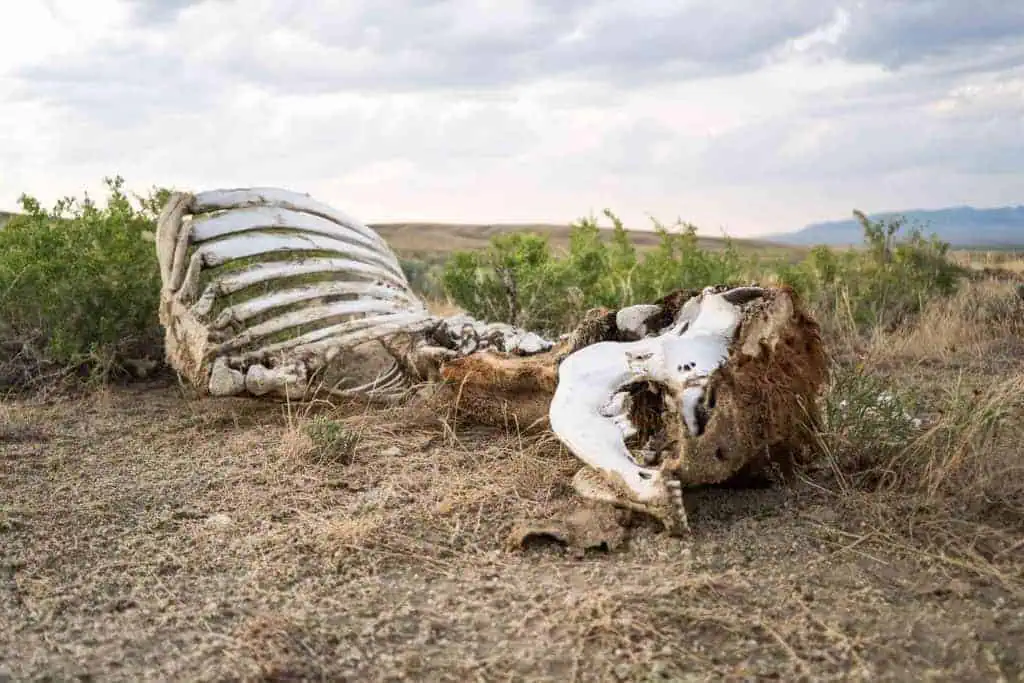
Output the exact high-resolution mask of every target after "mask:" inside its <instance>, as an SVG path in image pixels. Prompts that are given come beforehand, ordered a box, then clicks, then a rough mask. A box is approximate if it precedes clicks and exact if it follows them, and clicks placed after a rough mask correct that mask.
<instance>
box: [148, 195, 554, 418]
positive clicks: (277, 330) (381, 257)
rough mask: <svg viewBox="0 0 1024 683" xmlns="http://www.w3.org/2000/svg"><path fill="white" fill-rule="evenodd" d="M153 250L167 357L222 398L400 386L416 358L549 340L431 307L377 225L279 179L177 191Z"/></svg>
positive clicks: (409, 378)
mask: <svg viewBox="0 0 1024 683" xmlns="http://www.w3.org/2000/svg"><path fill="white" fill-rule="evenodd" d="M156 248H157V256H158V260H159V262H160V275H161V280H162V283H163V285H162V289H161V297H160V301H161V303H160V322H161V323H162V324H163V325H164V327H165V330H166V334H165V337H166V344H165V345H166V354H167V359H168V362H169V363H170V365H171V366H172V367H174V368H175V369H176V370H177V371H178V372H179V373H180V374H182V375H183V376H184V377H185V379H187V380H188V381H189V382H190V383H191V384H193V385H194V386H196V387H199V388H200V389H205V390H206V391H208V392H209V393H211V394H213V395H217V396H225V395H235V394H241V393H245V392H248V393H251V394H255V395H263V394H267V393H274V394H279V395H284V396H288V397H295V398H300V397H306V396H308V395H310V394H311V393H315V392H317V391H327V392H329V393H332V394H340V395H345V396H352V395H371V396H378V397H395V396H397V395H400V394H402V393H403V392H405V391H406V390H407V389H408V388H409V386H410V384H411V383H412V382H413V381H416V380H419V379H420V377H419V376H413V375H414V374H415V372H416V368H418V367H419V364H418V362H417V358H419V359H432V362H443V359H444V358H451V357H458V356H463V355H466V354H469V353H474V352H477V351H481V350H484V349H488V348H494V349H498V350H500V351H509V352H515V353H519V354H531V353H537V352H540V351H545V350H547V349H549V348H551V346H552V343H551V342H549V341H547V340H544V339H542V338H540V337H538V336H537V335H535V334H532V333H529V332H525V331H523V330H520V329H518V328H515V327H512V326H510V325H505V324H501V323H494V324H488V323H484V322H480V321H478V320H474V319H473V318H471V317H469V316H465V315H457V316H452V317H450V318H439V317H435V316H432V315H431V314H430V313H429V312H428V311H427V308H426V306H425V304H424V302H423V301H422V300H421V299H420V298H419V297H418V296H417V295H416V294H415V293H414V292H413V291H412V288H411V287H410V286H409V283H408V281H407V280H406V277H405V274H404V273H403V272H402V268H401V265H400V264H399V262H398V258H397V257H396V256H395V254H394V252H393V251H392V250H391V248H390V247H389V246H388V244H387V243H386V242H385V241H384V240H383V239H382V238H381V237H380V235H378V234H377V233H376V232H374V231H373V230H372V229H370V228H369V227H368V226H366V225H363V224H362V223H360V222H358V221H356V220H355V219H353V218H351V217H350V216H347V215H346V214H344V213H342V212H340V211H337V210H335V209H333V208H332V207H330V206H327V205H325V204H322V203H320V202H318V201H316V200H314V199H312V198H311V197H309V196H308V195H302V194H298V193H295V192H290V191H288V190H283V189H279V188H269V187H264V188H241V189H230V190H215V191H211V192H203V193H200V194H195V195H192V194H189V193H183V192H178V193H175V194H174V195H172V196H171V198H170V200H169V201H168V203H167V205H166V206H165V208H164V210H163V212H162V213H161V215H160V219H159V221H158V225H157V238H156ZM398 335H402V336H404V337H406V338H407V339H411V343H408V344H405V345H404V346H402V347H401V348H402V349H403V350H402V351H398V350H397V348H398V346H401V345H398V346H396V345H393V344H390V343H389V342H391V341H392V340H393V338H394V337H396V336H398ZM377 342H381V343H377ZM409 355H413V356H415V358H410V357H409Z"/></svg>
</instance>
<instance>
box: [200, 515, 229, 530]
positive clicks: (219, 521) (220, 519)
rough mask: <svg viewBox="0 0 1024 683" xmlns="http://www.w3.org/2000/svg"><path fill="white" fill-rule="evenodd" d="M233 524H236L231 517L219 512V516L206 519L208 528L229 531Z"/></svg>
mask: <svg viewBox="0 0 1024 683" xmlns="http://www.w3.org/2000/svg"><path fill="white" fill-rule="evenodd" d="M233 523H234V522H233V521H232V519H231V517H229V516H228V515H226V514H224V513H223V512H218V513H217V514H214V515H210V516H209V517H207V518H206V526H209V527H214V528H216V529H227V528H228V527H229V526H231V525H232V524H233Z"/></svg>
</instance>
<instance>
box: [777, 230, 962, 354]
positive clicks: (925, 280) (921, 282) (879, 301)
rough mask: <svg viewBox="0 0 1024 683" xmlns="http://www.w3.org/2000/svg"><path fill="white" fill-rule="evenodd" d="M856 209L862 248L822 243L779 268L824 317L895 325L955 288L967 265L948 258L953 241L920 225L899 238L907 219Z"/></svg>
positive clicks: (846, 323)
mask: <svg viewBox="0 0 1024 683" xmlns="http://www.w3.org/2000/svg"><path fill="white" fill-rule="evenodd" d="M854 215H855V216H856V217H857V219H858V220H859V221H860V223H861V226H862V227H863V229H864V242H865V246H864V248H862V249H851V250H843V251H836V250H833V249H831V248H829V247H827V246H823V245H820V246H817V247H814V248H813V249H811V251H810V253H809V254H808V255H807V257H806V258H805V259H804V260H803V261H801V262H800V263H798V264H796V265H791V266H781V267H778V268H777V269H776V275H777V277H778V279H779V280H780V281H781V282H784V283H786V284H789V285H791V286H792V287H793V288H794V289H796V290H797V291H798V292H800V294H802V295H803V296H804V298H805V299H806V300H807V301H809V302H810V303H811V305H812V306H813V307H814V308H815V309H816V310H817V312H818V313H819V314H820V315H821V316H822V318H823V319H824V320H823V322H826V323H829V324H831V325H832V326H835V327H838V328H840V330H842V331H846V332H851V333H854V334H860V333H863V332H866V331H869V330H871V329H874V328H879V327H881V328H884V329H887V328H892V327H894V326H897V325H900V324H903V323H905V322H906V321H907V320H908V319H909V318H910V317H911V316H914V315H916V314H918V313H920V312H921V310H922V309H923V308H924V306H925V304H926V303H927V302H928V301H930V300H932V299H935V298H936V297H947V296H950V295H952V294H953V293H955V292H956V290H957V287H958V286H959V283H960V282H961V276H962V275H963V274H964V270H963V269H962V268H961V267H960V266H958V265H956V264H955V263H953V262H952V261H951V260H950V259H949V257H948V252H949V244H947V243H945V242H942V241H940V240H939V239H938V238H937V237H935V236H932V237H931V238H925V237H924V235H923V233H922V231H921V229H920V228H917V227H915V228H913V229H911V230H910V231H909V234H908V235H907V236H906V238H905V239H903V240H897V238H898V237H899V235H898V233H899V231H900V230H901V229H902V228H903V227H904V226H905V225H906V222H905V221H904V220H903V219H902V218H893V219H884V220H880V221H872V220H870V219H869V218H868V217H867V216H865V215H864V214H863V213H861V212H860V211H854ZM833 331H836V330H833Z"/></svg>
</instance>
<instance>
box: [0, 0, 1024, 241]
mask: <svg viewBox="0 0 1024 683" xmlns="http://www.w3.org/2000/svg"><path fill="white" fill-rule="evenodd" d="M982 4H984V3H982ZM19 7H21V9H20V10H18V12H19V13H20V14H19V18H18V19H17V22H18V27H19V28H18V30H17V31H15V32H12V33H11V35H12V36H14V39H13V40H12V42H3V43H0V206H6V207H13V205H14V203H15V200H16V198H17V196H18V195H19V194H20V193H21V192H23V191H28V192H30V193H32V194H35V195H36V196H38V197H40V198H41V199H43V200H44V201H52V200H53V199H54V198H56V197H59V196H63V195H65V194H69V193H79V192H80V191H81V190H82V189H90V190H93V191H95V190H97V189H98V186H99V183H100V179H101V178H102V176H104V175H110V174H114V173H120V174H122V175H124V176H125V177H126V179H127V181H128V182H129V184H130V185H131V186H132V187H135V188H139V189H142V188H144V187H147V186H149V185H153V184H158V185H174V186H177V187H181V188H191V189H197V190H199V189H209V188H213V187H225V186H239V185H257V184H271V185H280V186H285V187H290V188H293V189H296V190H300V191H304V192H310V193H313V194H314V195H315V196H317V197H318V198H319V199H321V200H323V201H327V202H329V203H333V204H336V205H337V206H338V207H339V208H342V209H345V210H346V211H348V212H350V213H353V214H355V215H357V216H359V217H360V218H362V219H363V220H365V221H368V222H374V221H384V220H400V219H410V220H416V219H421V220H457V221H467V222H495V221H521V220H543V221H547V220H551V221H569V220H572V219H574V218H577V217H579V216H581V215H585V214H587V213H590V212H594V213H599V212H600V210H601V209H602V208H604V207H609V208H612V209H613V210H615V211H616V212H617V213H619V214H620V215H622V216H624V217H625V218H626V219H627V220H629V221H630V222H631V223H632V224H635V225H644V224H646V216H647V215H648V214H652V215H654V216H655V217H657V218H659V219H662V220H665V221H672V220H674V219H675V218H676V217H682V218H684V219H686V220H691V221H694V222H696V223H698V224H699V225H701V226H702V228H703V229H704V230H705V231H706V232H709V233H715V232H717V231H718V230H719V229H720V228H725V229H727V230H728V231H729V232H730V233H731V234H734V235H748V234H755V233H758V232H769V231H776V230H784V229H795V228H797V227H800V226H801V225H803V224H805V223H807V222H810V221H811V220H817V219H821V218H834V217H843V216H847V215H849V212H850V210H851V209H852V208H854V207H858V208H861V209H864V210H868V211H874V210H882V209H893V208H897V209H898V208H907V207H929V206H945V205H950V204H958V203H973V204H978V205H988V204H1001V203H1019V202H1021V201H1022V200H1024V198H1022V197H1021V195H1020V189H1019V188H1021V187H1024V182H1022V181H1024V169H1022V168H1021V167H1020V164H1019V159H1020V158H1021V155H1022V153H1024V129H1022V126H1024V48H1021V47H1020V46H1021V45H1024V42H1022V41H1021V40H1020V39H1021V37H1022V36H1024V22H1018V17H1019V15H1020V12H1019V11H1018V10H1017V9H1016V8H1015V7H1014V4H1013V3H1008V4H1006V5H1003V6H1001V7H997V6H995V5H993V6H992V7H990V8H989V10H990V14H991V15H993V16H987V17H986V18H985V19H984V20H981V19H977V20H975V19H970V18H968V19H965V15H963V13H962V12H961V11H960V10H959V9H957V7H958V6H957V5H956V4H955V3H953V2H952V0H950V2H945V3H943V2H938V3H937V2H929V3H925V2H899V3H886V4H885V5H884V7H881V8H880V6H878V5H876V4H875V3H874V2H870V1H867V2H866V1H865V0H860V1H859V2H852V1H846V0H843V1H837V2H825V1H824V0H786V1H783V2H779V3H774V4H772V5H771V6H769V4H768V3H762V2H760V1H757V2H754V0H731V1H728V2H726V1H725V0H722V1H721V2H717V1H716V2H711V0H697V1H692V2H678V1H669V0H660V1H659V0H644V1H643V2H638V3H635V4H633V5H628V4H626V3H621V2H617V1H611V0H608V1H602V0H593V1H589V2H584V1H582V0H561V1H560V2H558V3H553V2H540V1H539V0H537V1H535V2H531V1H530V0H509V1H508V2H506V1H504V0H503V1H502V2H500V3H499V2H496V1H495V0H433V1H431V2H412V0H406V1H402V0H375V2H372V3H371V2H369V1H365V2H360V1H358V0H345V1H342V0H297V1H295V2H290V3H280V2H275V1H273V0H245V1H244V2H242V0H207V1H206V2H202V3H190V2H187V0H172V1H170V2H168V1H160V0H145V1H142V0H97V2H95V3H77V2H71V1H70V0H67V1H63V2H61V1H53V2H43V1H41V0H37V1H35V2H33V1H26V2H24V3H21V4H19ZM86 7H88V10H86ZM928 8H931V9H930V10H928ZM925 10H928V11H925ZM1000 12H1001V16H1002V20H999V19H998V17H997V16H995V15H999V14H1000ZM873 29H875V30H873ZM985 36H988V38H989V39H988V40H987V41H986V40H985ZM1015 41H1016V42H1015ZM872 54H876V55H877V59H872V58H871V55H872Z"/></svg>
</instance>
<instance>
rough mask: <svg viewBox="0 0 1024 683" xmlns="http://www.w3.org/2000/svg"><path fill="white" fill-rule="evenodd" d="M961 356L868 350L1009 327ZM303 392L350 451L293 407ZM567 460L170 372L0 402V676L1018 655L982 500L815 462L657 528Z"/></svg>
mask: <svg viewBox="0 0 1024 683" xmlns="http://www.w3.org/2000/svg"><path fill="white" fill-rule="evenodd" d="M887 346H889V347H892V345H887ZM911 346H913V344H911ZM987 348H988V349H989V351H991V353H989V351H986V353H985V354H980V353H979V352H978V350H977V348H973V347H972V348H965V349H961V350H956V349H954V350H951V351H949V352H945V351H944V352H943V353H942V354H932V355H931V356H926V355H922V354H921V353H920V352H919V350H916V351H915V353H917V354H918V355H917V356H915V358H916V360H914V361H908V360H906V359H904V360H902V361H901V360H899V359H898V358H894V359H892V360H891V361H890V363H889V365H888V366H887V367H888V368H889V370H885V367H886V366H885V364H881V363H879V367H880V368H882V370H880V372H890V373H891V378H890V379H891V381H892V382H893V383H899V382H913V383H915V384H916V385H917V386H919V387H924V388H925V389H926V393H927V392H928V390H927V388H928V387H933V388H934V393H935V394H936V395H939V394H941V393H942V391H943V389H942V387H945V386H948V385H949V384H950V383H953V382H963V381H967V380H965V379H964V378H968V379H969V381H971V382H974V383H975V384H976V385H977V386H979V387H984V386H985V384H986V382H991V381H995V380H1000V379H1005V378H1006V377H1009V376H1013V375H1014V374H1015V373H1016V375H1019V376H1021V377H1024V346H1022V344H1021V341H1020V340H1019V339H1018V340H1010V339H1006V340H1002V341H999V342H998V343H995V344H994V345H991V346H990V347H987ZM1022 386H1024V385H1022ZM979 391H980V390H979ZM982 403H983V401H982V399H979V406H980V405H981V404H982ZM325 412H326V413H327V414H329V415H330V416H331V418H332V419H333V420H336V422H335V423H333V424H336V425H341V427H342V428H343V430H344V433H345V434H347V435H350V436H351V437H352V438H353V439H357V441H356V442H355V445H354V448H353V450H352V453H351V457H350V458H349V457H345V455H344V449H340V450H339V449H337V448H334V449H331V448H323V447H321V445H319V444H318V442H317V441H315V440H314V439H311V438H310V437H309V436H308V435H307V434H306V432H305V431H304V430H303V429H302V428H301V426H302V425H304V424H308V423H309V422H310V420H311V419H312V416H313V414H314V413H325ZM1020 422H1022V420H1018V423H1020ZM1008 424H1009V423H1008ZM1015 433H1016V434H1017V436H1012V435H1011V437H1009V438H1010V440H1009V441H1008V442H1005V443H1009V444H1010V446H1009V448H1013V449H1015V448H1017V447H1018V446H1019V444H1020V443H1021V441H1020V440H1019V438H1018V437H1019V435H1020V434H1022V433H1024V430H1020V431H1018V432H1015ZM972 438H973V437H972ZM1014 439H1018V440H1016V441H1014ZM1012 456H1013V459H1014V462H1018V463H1019V461H1020V458H1019V453H1018V452H1017V451H1013V453H1012ZM577 466H578V464H577V462H576V461H575V460H573V459H572V458H570V457H569V456H567V455H566V454H565V453H564V451H562V450H561V449H560V448H559V447H558V445H557V444H556V443H555V442H554V441H553V440H552V439H551V438H550V437H530V438H527V437H523V436H519V435H516V434H513V433H508V431H507V430H481V429H469V428H463V427H460V426H459V425H448V426H443V425H441V424H439V423H438V421H436V420H432V419H429V418H428V417H425V416H423V415H422V414H418V413H416V412H415V411H411V410H390V411H370V412H366V411H362V410H359V409H355V408H351V407H350V408H348V409H345V410H343V411H339V409H336V408H332V409H328V408H323V409H321V408H316V409H309V408H306V407H304V408H301V409H299V408H296V407H295V406H291V407H289V406H286V405H283V404H274V403H268V402H262V401H256V400H245V399H239V400H228V399H197V398H195V397H193V396H192V395H191V394H190V393H189V392H187V391H185V390H183V389H182V388H180V387H179V386H178V385H177V383H176V382H175V381H174V380H162V381H154V382H151V383H149V384H145V385H140V384H136V385H133V386H131V387H121V388H111V389H108V390H104V391H100V392H98V393H92V394H89V395H87V396H85V397H79V398H76V399H72V398H64V399H53V400H42V399H40V398H38V397H36V398H21V399H17V400H15V399H7V400H5V401H4V402H3V403H0V472H2V485H0V553H2V559H0V623H2V624H3V627H2V628H0V679H3V680H18V681H21V680H54V681H55V680H60V681H64V680H95V681H119V680H124V681H145V680H161V681H168V680H182V681H185V680H187V681H226V680H253V681H255V680H263V681H271V680H273V681H284V680H332V681H341V680H351V681H377V680H380V681H384V680H403V679H413V680H425V681H426V680H429V681H445V680H459V681H467V680H488V681H491V680H538V681H539V680H549V681H574V680H602V681H607V680H641V681H645V680H676V681H679V680H683V681H686V680H694V681H696V680H718V679H729V680H754V679H764V678H767V679H777V680H785V681H797V680H816V681H817V680H893V681H896V680H898V681H908V680H948V681H975V680H978V681H1012V680H1021V678H1022V676H1024V542H1022V539H1024V519H1021V517H1020V516H1019V512H1014V511H1013V510H1011V509H1008V508H1006V507H1005V506H1003V505H1002V504H1001V503H1000V504H996V503H991V504H985V503H984V501H983V500H982V502H981V504H980V507H979V506H978V505H975V506H974V509H971V510H957V509H955V508H954V507H949V506H948V505H945V504H943V505H937V504H934V503H926V502H924V501H923V499H920V498H917V497H914V496H910V495H907V494H901V493H899V492H896V491H893V492H889V493H879V492H869V491H865V490H863V489H859V490H843V488H842V487H841V486H839V485H838V484H837V482H836V481H835V480H834V479H833V478H832V477H831V476H830V475H829V473H828V471H827V468H826V471H822V472H817V473H812V474H810V475H808V476H807V477H805V479H804V480H803V481H802V482H801V483H798V484H796V485H794V486H792V487H785V488H782V487H775V488H767V489H748V490H727V489H708V490H703V491H696V492H692V493H690V494H689V495H688V497H687V504H688V507H689V509H690V510H691V524H692V526H693V533H692V536H691V537H689V538H682V539H680V538H671V537H668V536H666V535H665V534H663V533H662V532H661V531H660V530H659V529H658V527H657V526H655V525H653V524H650V523H648V522H647V521H645V520H643V519H635V518H634V519H631V520H630V519H627V517H626V516H625V515H623V514H621V513H611V512H610V511H608V510H603V509H600V508H588V507H587V506H585V505H583V504H582V503H580V501H579V500H578V499H577V498H576V497H575V496H574V495H573V493H572V492H571V490H570V489H569V488H568V481H569V478H570V476H571V475H572V473H573V472H574V471H575V469H576V468H577ZM1019 474H1020V470H1019V469H1017V470H1014V471H1013V473H1010V474H1007V475H1006V476H1016V477H1019ZM1017 510H1018V511H1019V508H1017ZM567 514H570V515H571V514H576V515H577V516H578V517H577V521H581V520H582V521H583V522H587V521H589V522H590V523H591V524H590V526H589V527H587V529H588V530H589V533H590V536H588V537H587V538H583V539H582V540H581V542H580V543H579V544H577V546H576V548H575V549H574V548H569V549H568V550H569V551H567V549H566V548H564V547H563V546H562V545H561V544H558V543H555V542H543V543H542V542H536V543H534V542H529V543H527V544H525V546H524V547H519V546H516V545H515V544H512V545H509V544H507V540H508V538H509V535H510V533H511V532H512V531H513V530H514V529H515V528H516V527H517V525H518V524H520V522H521V521H523V520H531V519H532V520H540V521H541V522H542V523H544V522H551V521H552V520H555V521H557V520H558V519H561V518H562V517H563V516H564V515H567ZM570 540H580V539H570ZM602 541H603V543H602ZM588 545H589V546H591V547H590V548H589V549H585V551H584V548H586V546H588Z"/></svg>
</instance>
